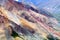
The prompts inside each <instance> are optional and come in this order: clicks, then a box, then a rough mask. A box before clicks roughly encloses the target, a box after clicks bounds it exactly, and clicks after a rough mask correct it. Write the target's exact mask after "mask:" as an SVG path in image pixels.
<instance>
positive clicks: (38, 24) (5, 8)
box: [0, 0, 60, 40]
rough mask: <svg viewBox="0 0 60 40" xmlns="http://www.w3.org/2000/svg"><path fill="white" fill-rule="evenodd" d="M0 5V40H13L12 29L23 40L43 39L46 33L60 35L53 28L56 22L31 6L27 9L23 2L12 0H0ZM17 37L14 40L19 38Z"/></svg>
mask: <svg viewBox="0 0 60 40" xmlns="http://www.w3.org/2000/svg"><path fill="white" fill-rule="evenodd" d="M0 5H1V7H0V31H1V32H0V34H1V38H0V39H1V40H3V39H2V38H4V39H5V40H13V39H14V38H13V37H12V36H11V34H12V33H13V32H12V30H13V31H15V32H16V33H17V34H18V35H19V37H21V38H22V39H24V40H44V38H46V36H47V35H48V34H53V35H54V36H56V37H60V31H59V32H58V31H56V30H55V29H53V27H54V26H53V24H54V25H56V23H58V22H57V20H55V19H53V18H52V17H47V16H46V15H43V14H40V13H39V12H38V10H36V9H34V8H33V7H32V8H27V9H28V10H27V9H26V8H25V7H26V6H25V4H23V3H19V2H16V1H14V0H7V1H3V0H0ZM35 11H36V12H35ZM51 19H53V20H51ZM54 20H55V21H54ZM19 37H16V38H15V40H21V39H20V38H19ZM46 39H47V38H46Z"/></svg>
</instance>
